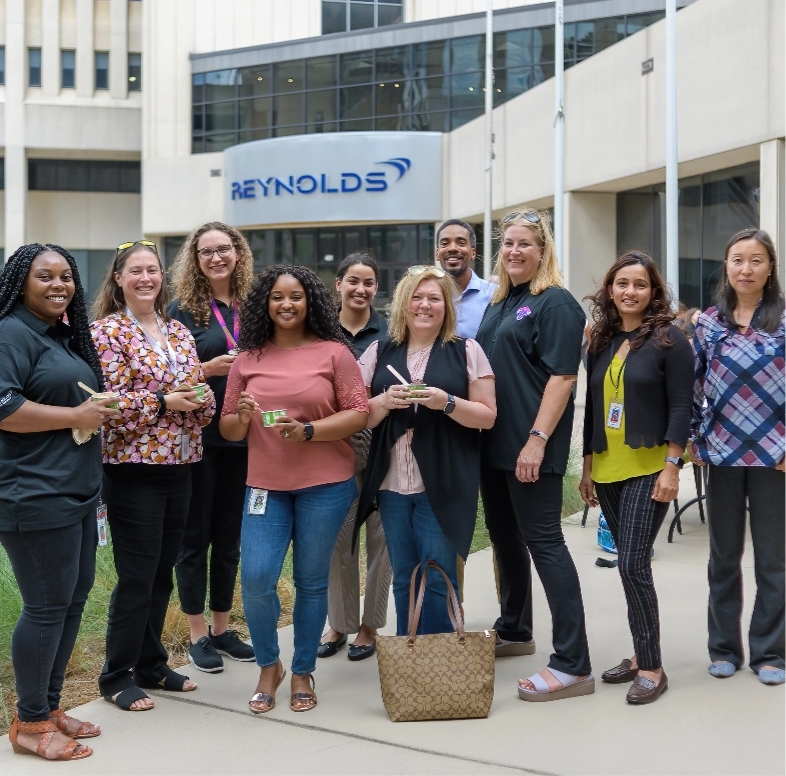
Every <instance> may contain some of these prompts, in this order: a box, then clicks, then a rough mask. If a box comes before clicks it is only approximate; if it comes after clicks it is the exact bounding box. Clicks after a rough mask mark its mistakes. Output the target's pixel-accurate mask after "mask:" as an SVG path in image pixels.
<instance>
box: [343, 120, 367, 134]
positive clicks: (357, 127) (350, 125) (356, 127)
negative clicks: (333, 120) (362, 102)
mask: <svg viewBox="0 0 786 776" xmlns="http://www.w3.org/2000/svg"><path fill="white" fill-rule="evenodd" d="M372 129H374V119H370V118H369V119H359V120H356V121H342V122H341V131H342V132H370V131H371V130H372Z"/></svg>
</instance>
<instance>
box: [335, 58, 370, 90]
mask: <svg viewBox="0 0 786 776" xmlns="http://www.w3.org/2000/svg"><path fill="white" fill-rule="evenodd" d="M373 80H374V52H373V51H357V52H355V53H352V54H343V55H342V57H341V84H342V86H347V85H349V84H366V83H371V81H373Z"/></svg>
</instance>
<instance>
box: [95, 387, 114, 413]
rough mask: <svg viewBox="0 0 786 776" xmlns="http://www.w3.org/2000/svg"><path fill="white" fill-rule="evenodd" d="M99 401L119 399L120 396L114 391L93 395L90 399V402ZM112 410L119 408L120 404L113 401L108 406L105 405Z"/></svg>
mask: <svg viewBox="0 0 786 776" xmlns="http://www.w3.org/2000/svg"><path fill="white" fill-rule="evenodd" d="M101 399H120V394H119V393H115V392H114V391H106V392H105V393H94V394H93V395H92V396H91V397H90V400H91V401H101ZM106 406H107V407H109V408H110V409H112V410H116V409H119V408H120V404H119V402H117V401H113V402H111V403H110V404H107V405H106Z"/></svg>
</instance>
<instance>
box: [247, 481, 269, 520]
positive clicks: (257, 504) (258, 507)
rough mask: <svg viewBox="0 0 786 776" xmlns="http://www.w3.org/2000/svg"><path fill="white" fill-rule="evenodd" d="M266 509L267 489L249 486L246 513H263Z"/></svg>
mask: <svg viewBox="0 0 786 776" xmlns="http://www.w3.org/2000/svg"><path fill="white" fill-rule="evenodd" d="M266 509H267V491H266V490H262V488H251V494H250V495H249V497H248V514H249V515H264V514H265V510H266Z"/></svg>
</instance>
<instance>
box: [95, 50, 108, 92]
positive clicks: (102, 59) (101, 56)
mask: <svg viewBox="0 0 786 776" xmlns="http://www.w3.org/2000/svg"><path fill="white" fill-rule="evenodd" d="M95 60H96V89H108V88H109V52H108V51H96V57H95Z"/></svg>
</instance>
